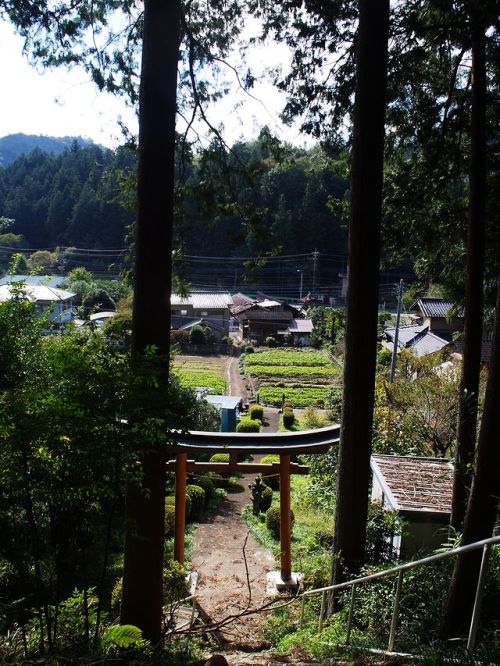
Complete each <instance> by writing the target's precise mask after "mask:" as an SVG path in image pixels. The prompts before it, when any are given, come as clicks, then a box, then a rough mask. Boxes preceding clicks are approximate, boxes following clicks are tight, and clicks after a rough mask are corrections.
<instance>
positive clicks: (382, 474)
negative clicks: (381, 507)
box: [371, 454, 453, 514]
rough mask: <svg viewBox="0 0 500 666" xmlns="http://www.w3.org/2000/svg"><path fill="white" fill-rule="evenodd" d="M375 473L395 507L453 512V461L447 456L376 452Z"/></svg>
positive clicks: (400, 509) (407, 510) (442, 512)
mask: <svg viewBox="0 0 500 666" xmlns="http://www.w3.org/2000/svg"><path fill="white" fill-rule="evenodd" d="M371 468H372V472H373V474H374V476H375V477H376V478H377V480H378V481H379V483H380V484H381V486H382V488H383V489H384V492H385V494H386V497H387V501H388V503H389V504H390V505H391V506H392V508H393V509H394V510H395V511H401V512H418V513H423V512H425V513H440V514H449V513H450V512H451V499H452V490H453V465H452V464H451V463H450V461H449V460H446V459H444V458H417V457H410V456H385V455H380V454H377V455H373V456H372V458H371Z"/></svg>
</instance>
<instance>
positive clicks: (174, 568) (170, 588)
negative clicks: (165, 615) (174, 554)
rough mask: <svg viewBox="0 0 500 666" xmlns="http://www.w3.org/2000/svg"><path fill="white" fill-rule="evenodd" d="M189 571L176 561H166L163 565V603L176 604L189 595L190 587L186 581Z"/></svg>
mask: <svg viewBox="0 0 500 666" xmlns="http://www.w3.org/2000/svg"><path fill="white" fill-rule="evenodd" d="M186 575H187V571H186V569H185V567H184V566H183V565H182V564H179V562H176V561H175V560H166V562H165V564H164V565H163V603H164V604H165V605H171V604H174V603H175V602H176V601H180V600H181V599H184V598H185V597H187V596H188V594H189V585H188V582H187V579H186Z"/></svg>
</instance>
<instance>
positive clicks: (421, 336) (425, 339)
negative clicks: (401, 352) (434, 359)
mask: <svg viewBox="0 0 500 666" xmlns="http://www.w3.org/2000/svg"><path fill="white" fill-rule="evenodd" d="M384 333H385V335H386V338H387V339H388V340H389V344H388V345H387V346H388V347H389V349H391V351H392V348H393V344H394V337H395V333H396V328H395V327H394V326H390V327H389V328H386V329H385V331H384ZM448 344H450V343H449V342H448V341H447V340H444V339H443V338H440V337H439V336H438V335H435V334H434V333H432V332H431V331H429V327H428V326H416V325H412V326H400V327H399V334H398V349H403V348H406V349H411V350H412V351H413V352H415V354H416V355H417V356H426V355H427V354H434V353H436V352H438V351H441V349H444V347H446V345H448Z"/></svg>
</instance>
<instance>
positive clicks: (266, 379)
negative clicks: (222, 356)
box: [244, 349, 341, 407]
mask: <svg viewBox="0 0 500 666" xmlns="http://www.w3.org/2000/svg"><path fill="white" fill-rule="evenodd" d="M244 367H245V372H246V374H247V376H248V377H249V378H250V380H251V382H252V384H253V387H254V391H255V392H258V394H259V399H260V401H261V402H262V403H266V404H270V405H277V406H278V405H281V402H282V399H283V394H284V395H285V400H287V401H289V402H291V403H293V405H294V407H308V406H310V405H316V404H318V402H321V401H323V400H324V399H325V397H326V395H327V393H328V390H329V388H330V386H332V385H334V384H337V385H338V384H339V383H340V379H341V378H340V371H339V368H338V367H337V366H335V365H334V364H333V362H332V361H331V360H330V358H329V357H328V355H327V354H326V353H323V352H320V351H314V350H309V349H297V350H281V349H280V350H276V351H274V350H269V351H267V350H266V351H262V352H255V353H254V354H247V355H246V356H245V359H244Z"/></svg>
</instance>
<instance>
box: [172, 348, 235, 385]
mask: <svg viewBox="0 0 500 666" xmlns="http://www.w3.org/2000/svg"><path fill="white" fill-rule="evenodd" d="M228 362H229V359H228V357H227V356H189V355H182V356H176V357H175V359H174V364H173V368H174V372H175V373H176V374H177V375H178V376H179V379H180V383H181V385H182V386H186V387H187V388H197V387H202V386H203V387H205V388H209V389H210V391H209V392H210V393H217V394H223V393H224V392H225V390H226V368H227V364H228Z"/></svg>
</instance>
